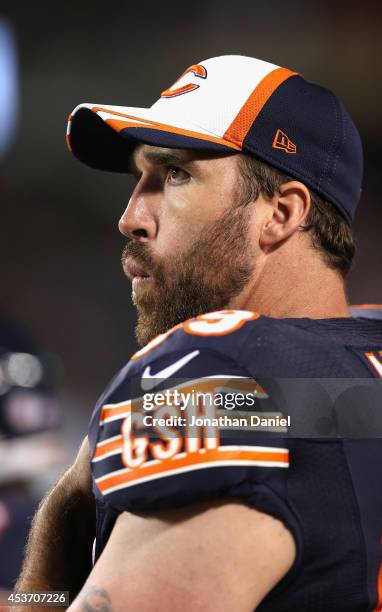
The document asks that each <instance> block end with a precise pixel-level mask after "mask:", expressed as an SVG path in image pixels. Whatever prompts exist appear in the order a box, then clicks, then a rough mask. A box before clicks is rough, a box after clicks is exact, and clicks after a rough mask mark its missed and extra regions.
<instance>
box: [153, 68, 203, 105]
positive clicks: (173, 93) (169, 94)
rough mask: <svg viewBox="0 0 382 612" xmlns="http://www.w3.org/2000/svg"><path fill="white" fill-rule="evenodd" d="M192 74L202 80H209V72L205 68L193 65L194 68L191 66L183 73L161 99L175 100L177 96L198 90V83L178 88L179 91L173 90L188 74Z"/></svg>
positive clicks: (164, 92)
mask: <svg viewBox="0 0 382 612" xmlns="http://www.w3.org/2000/svg"><path fill="white" fill-rule="evenodd" d="M190 72H191V73H192V74H194V75H195V76H196V77H199V78H201V79H206V78H207V70H206V69H205V68H204V66H202V65H201V64H193V66H190V67H189V68H187V70H185V71H184V72H183V74H182V75H181V76H180V77H179V79H177V80H176V81H175V83H174V84H173V85H171V87H169V88H168V89H165V91H162V93H161V98H174V97H175V96H181V95H182V94H185V93H188V92H190V91H194V90H195V89H198V87H199V85H197V84H196V83H188V84H186V85H182V86H181V87H178V88H177V89H173V88H174V85H176V84H177V83H178V82H179V81H180V80H181V79H182V78H183V77H184V76H186V74H188V73H190Z"/></svg>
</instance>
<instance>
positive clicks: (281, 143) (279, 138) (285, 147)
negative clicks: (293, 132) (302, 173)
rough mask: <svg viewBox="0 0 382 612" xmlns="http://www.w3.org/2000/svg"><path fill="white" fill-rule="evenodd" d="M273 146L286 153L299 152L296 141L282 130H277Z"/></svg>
mask: <svg viewBox="0 0 382 612" xmlns="http://www.w3.org/2000/svg"><path fill="white" fill-rule="evenodd" d="M272 147H273V148H274V149H281V151H285V153H297V147H296V145H295V144H294V142H292V141H291V139H290V138H289V137H288V136H287V135H286V134H285V132H282V131H281V130H277V132H276V134H275V137H274V139H273V143H272Z"/></svg>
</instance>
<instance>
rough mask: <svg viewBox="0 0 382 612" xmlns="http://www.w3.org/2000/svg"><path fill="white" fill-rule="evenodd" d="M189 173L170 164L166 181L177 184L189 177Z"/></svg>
mask: <svg viewBox="0 0 382 612" xmlns="http://www.w3.org/2000/svg"><path fill="white" fill-rule="evenodd" d="M189 177H190V175H189V174H188V172H186V171H185V170H182V168H178V167H177V166H170V168H169V169H168V172H167V182H168V183H172V184H173V185H174V184H175V185H177V184H180V183H184V182H185V181H187V180H188V179H189Z"/></svg>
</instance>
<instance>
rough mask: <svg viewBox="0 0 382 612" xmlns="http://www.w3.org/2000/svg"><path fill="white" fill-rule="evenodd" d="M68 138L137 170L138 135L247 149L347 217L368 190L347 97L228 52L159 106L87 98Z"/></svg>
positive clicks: (189, 145)
mask: <svg viewBox="0 0 382 612" xmlns="http://www.w3.org/2000/svg"><path fill="white" fill-rule="evenodd" d="M67 142H68V146H69V148H70V150H71V151H72V152H73V154H74V155H75V156H76V157H77V158H78V159H79V160H80V161H82V162H84V163H85V164H87V165H88V166H91V167H92V168H97V169H99V170H106V171H111V172H128V171H129V154H130V152H131V150H132V149H133V148H134V146H135V145H136V143H137V142H141V143H146V144H150V145H155V146H158V147H172V148H183V149H201V150H207V151H217V152H219V151H226V152H231V153H234V152H240V151H242V152H244V153H248V154H250V155H253V156H255V157H257V158H259V159H261V160H263V161H265V162H267V163H269V164H270V165H272V166H274V167H275V168H278V169H279V170H281V171H282V172H284V173H286V174H288V175H290V176H292V177H295V178H297V179H299V180H301V181H302V182H304V183H305V184H306V185H307V186H308V187H310V188H311V189H313V190H314V191H315V192H316V193H317V194H319V195H320V196H321V197H323V198H324V199H325V200H328V201H329V202H331V203H332V204H334V205H335V206H336V208H337V209H338V210H339V211H340V212H341V213H342V215H343V216H344V218H345V219H346V220H347V222H348V223H351V221H352V220H353V217H354V213H355V208H356V206H357V203H358V201H359V198H360V194H361V182H362V166H363V156H362V145H361V140H360V136H359V134H358V131H357V128H356V127H355V125H354V123H353V121H352V119H351V117H350V115H349V114H348V112H347V111H346V109H345V107H344V105H343V104H342V102H341V101H340V100H339V99H338V97H337V96H336V95H335V94H334V93H332V92H331V91H330V90H329V89H326V88H325V87H322V86H320V85H317V84H315V83H312V82H309V81H307V80H305V79H304V78H303V77H302V76H301V75H299V74H298V73H297V72H294V71H292V70H289V69H287V68H281V67H280V66H277V65H275V64H271V63H269V62H266V61H262V60H259V59H255V58H251V57H245V56H241V55H223V56H220V57H214V58H210V59H207V60H204V61H201V62H200V63H198V64H194V65H192V66H190V67H189V68H187V70H185V72H183V74H182V75H181V76H180V77H179V78H178V79H177V81H175V83H174V84H173V85H172V86H171V87H169V88H168V89H166V90H164V91H163V92H162V94H161V96H160V98H159V100H157V101H156V102H155V103H154V104H153V105H152V106H151V107H150V108H137V107H131V106H113V105H107V104H106V105H105V104H95V103H84V104H80V105H79V106H77V107H76V108H75V109H74V110H73V112H72V114H71V115H70V117H69V121H68V130H67Z"/></svg>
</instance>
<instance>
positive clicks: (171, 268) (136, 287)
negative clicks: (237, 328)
mask: <svg viewBox="0 0 382 612" xmlns="http://www.w3.org/2000/svg"><path fill="white" fill-rule="evenodd" d="M246 204H247V201H245V202H243V201H239V203H238V202H237V199H236V200H235V201H234V202H232V203H231V204H230V205H229V206H228V207H226V209H225V210H224V213H223V214H222V215H221V216H220V217H219V218H218V219H217V220H215V221H214V222H212V223H208V224H207V225H206V227H205V228H204V231H203V232H198V235H196V236H195V237H194V239H193V241H192V242H191V246H188V248H187V249H185V250H184V251H182V250H178V252H169V253H168V254H166V256H165V257H164V256H162V257H159V256H156V255H155V254H154V252H153V249H152V247H151V245H150V244H149V243H148V242H139V241H134V240H130V239H129V241H128V243H127V245H126V246H125V249H124V251H123V255H122V265H123V268H124V270H125V271H126V272H127V274H128V275H129V276H132V277H134V278H133V294H132V298H133V303H134V304H135V306H136V307H137V311H138V324H137V327H136V338H137V341H138V344H139V345H140V346H144V345H145V344H147V343H148V342H149V341H150V340H152V339H153V338H154V337H155V336H157V335H159V334H161V333H163V332H165V331H167V330H168V329H170V328H171V327H173V326H174V325H176V324H178V323H180V322H182V321H185V320H186V319H189V318H192V317H195V316H197V315H200V314H203V313H206V312H209V311H212V310H220V309H222V308H226V307H228V305H229V303H230V302H231V300H232V299H233V298H234V297H236V296H237V295H238V294H239V293H240V292H241V291H242V290H243V288H244V287H245V285H246V284H247V283H248V281H249V280H250V278H251V275H252V274H253V270H254V264H253V255H252V253H251V249H250V245H249V229H248V228H249V215H250V207H247V206H246ZM188 231H189V232H190V231H192V228H189V230H188ZM129 270H130V274H129Z"/></svg>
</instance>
